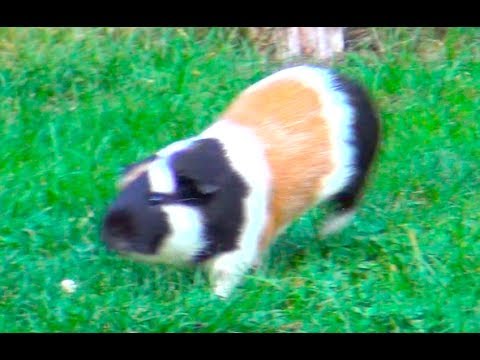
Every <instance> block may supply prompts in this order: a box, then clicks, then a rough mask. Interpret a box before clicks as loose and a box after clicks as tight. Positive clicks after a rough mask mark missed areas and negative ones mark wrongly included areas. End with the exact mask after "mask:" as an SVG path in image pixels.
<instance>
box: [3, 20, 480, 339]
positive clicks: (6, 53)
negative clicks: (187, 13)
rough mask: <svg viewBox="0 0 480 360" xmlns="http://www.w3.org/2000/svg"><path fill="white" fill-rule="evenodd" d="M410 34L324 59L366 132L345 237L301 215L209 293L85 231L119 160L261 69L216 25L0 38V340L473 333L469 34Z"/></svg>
mask: <svg viewBox="0 0 480 360" xmlns="http://www.w3.org/2000/svg"><path fill="white" fill-rule="evenodd" d="M429 31H430V30H428V29H427V30H422V31H415V30H414V29H379V30H377V31H376V32H375V41H376V42H377V43H378V44H380V45H381V46H380V48H379V51H374V50H372V49H371V48H370V47H369V46H368V44H363V45H362V43H360V44H359V45H358V46H357V47H356V48H355V49H354V50H355V51H353V50H352V51H348V52H347V53H346V54H345V57H344V58H343V59H341V60H338V61H336V62H335V64H334V67H335V68H337V69H339V71H340V72H342V73H344V74H347V75H349V76H351V77H352V78H355V79H357V80H358V81H360V82H361V83H363V84H364V85H365V86H366V87H367V88H368V89H369V90H370V92H371V94H372V96H373V98H374V99H376V102H377V105H378V108H379V111H380V114H381V117H382V123H383V141H382V147H381V151H380V153H379V156H378V159H377V160H378V161H377V163H376V166H375V168H374V171H373V173H372V176H371V177H370V181H369V185H368V188H367V191H366V193H365V196H364V199H363V201H362V203H361V207H360V209H359V212H358V215H357V217H356V218H355V220H354V222H353V223H352V225H351V226H350V227H348V228H346V229H345V230H344V231H343V232H341V233H339V234H337V235H334V236H331V237H328V238H325V239H320V238H319V237H318V235H317V230H316V228H317V227H318V226H319V225H320V224H321V221H322V219H323V218H324V216H325V214H326V212H325V209H315V210H312V211H310V212H309V213H308V214H306V215H305V216H303V217H302V218H300V219H299V220H298V221H297V222H296V223H295V224H294V225H293V226H292V227H290V229H289V230H288V231H287V232H286V233H285V234H284V235H283V236H282V237H280V238H279V239H278V240H277V242H276V243H275V245H274V246H273V247H272V249H271V251H270V253H269V254H268V256H267V257H266V260H265V263H264V265H263V266H262V267H261V268H260V269H259V270H258V271H257V272H255V273H251V274H250V275H249V276H247V277H246V279H245V282H244V283H243V285H242V286H241V287H239V288H238V289H237V290H236V291H235V293H234V294H233V295H232V297H231V298H230V299H229V300H227V301H221V300H219V299H217V298H216V297H215V296H214V295H213V294H211V292H210V289H209V286H208V282H207V277H206V274H205V273H204V272H202V271H200V270H198V269H197V270H196V269H173V268H170V267H168V266H164V265H158V266H157V265H156V266H152V265H148V264H141V263H135V262H133V261H130V260H126V259H122V258H120V257H118V256H116V255H115V254H112V253H109V252H107V251H106V249H105V247H104V245H103V243H101V242H100V239H99V229H100V228H99V226H100V223H101V219H102V217H103V214H104V211H105V209H106V207H107V205H108V203H109V201H110V200H111V199H112V198H113V196H114V194H115V187H114V185H115V180H116V179H117V174H118V172H119V170H120V169H121V167H122V166H123V165H126V164H128V163H131V162H134V161H136V160H139V159H140V158H142V157H144V156H147V155H150V154H151V153H152V152H154V151H156V150H157V149H159V148H161V147H163V146H164V145H166V144H168V143H170V142H172V141H174V140H177V139H180V138H183V137H186V136H190V135H193V134H196V133H198V132H199V131H200V130H202V129H203V128H205V127H206V126H207V125H208V124H209V123H210V122H211V121H213V120H214V119H215V117H216V116H217V115H218V114H219V113H220V112H221V111H222V110H223V109H224V107H225V106H226V105H227V104H228V103H229V101H230V100H231V99H232V98H233V97H234V96H235V95H236V94H237V93H238V92H239V91H240V90H242V89H243V88H245V87H246V86H248V85H249V84H251V83H252V82H254V81H256V80H258V79H260V78H261V77H263V76H264V75H266V74H268V73H270V72H271V71H273V70H274V69H276V66H275V64H274V63H273V62H272V61H268V59H266V58H265V57H263V56H262V55H259V54H258V53H257V52H256V51H255V50H254V49H253V48H252V47H251V45H250V44H249V43H248V42H247V41H244V40H240V38H239V37H237V36H235V34H234V33H232V32H228V31H225V29H213V30H208V29H203V30H201V31H200V32H198V31H197V32H195V31H193V30H191V29H137V30H132V29H116V30H112V29H97V28H90V29H34V28H30V29H21V28H18V29H14V28H9V29H6V28H3V29H0V131H1V134H2V142H1V143H2V145H1V151H0V205H1V209H2V217H1V220H0V259H1V261H0V274H1V276H0V332H126V331H135V332H479V331H480V242H479V237H480V192H479V191H478V189H479V187H480V143H479V142H480V117H479V109H480V96H479V89H480V29H478V28H477V29H475V28H467V29H462V28H454V29H450V31H449V33H448V34H447V36H446V38H445V39H444V41H443V43H441V42H440V41H438V40H434V39H433V38H432V37H429V36H427V35H429ZM378 44H377V45H378ZM66 278H69V279H73V280H75V281H76V282H77V284H78V289H77V291H76V292H75V293H73V294H66V293H64V292H62V290H61V288H60V282H61V280H63V279H66Z"/></svg>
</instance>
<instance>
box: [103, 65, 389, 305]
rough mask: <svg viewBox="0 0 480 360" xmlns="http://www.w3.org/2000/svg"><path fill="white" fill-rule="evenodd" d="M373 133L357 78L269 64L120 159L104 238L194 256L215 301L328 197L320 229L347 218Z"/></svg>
mask: <svg viewBox="0 0 480 360" xmlns="http://www.w3.org/2000/svg"><path fill="white" fill-rule="evenodd" d="M378 139H379V120H378V115H377V112H376V110H375V108H374V106H373V104H372V102H371V100H370V98H369V96H368V94H367V93H366V91H365V90H364V89H363V88H362V87H360V86H359V85H358V84H356V83H355V82H353V81H351V80H349V79H347V78H345V77H343V76H341V75H339V74H338V73H336V72H335V71H333V70H331V69H327V68H323V67H316V66H310V65H303V66H295V67H290V68H286V69H283V70H280V71H277V72H275V73H273V74H271V75H269V76H267V77H265V78H264V79H262V80H260V81H258V82H256V83H254V84H253V85H251V86H250V87H248V88H246V89H245V90H244V91H243V92H241V93H240V94H239V95H238V96H237V97H236V98H235V99H234V100H233V101H232V103H231V104H230V105H229V106H228V107H227V108H226V110H225V111H224V112H223V113H222V114H221V115H220V116H219V118H218V120H217V121H215V122H214V123H213V124H212V125H210V126H209V127H208V128H206V129H205V130H204V131H203V132H201V133H200V134H198V135H197V136H193V137H190V138H187V139H182V140H179V141H176V142H173V143H171V144H170V145H168V146H166V147H164V148H163V149H161V150H159V151H158V152H157V153H155V154H154V155H152V156H149V157H148V158H146V159H144V160H142V161H140V162H137V163H135V164H132V165H130V166H128V168H127V169H126V170H125V172H124V174H123V176H122V178H121V179H120V181H119V187H120V191H119V194H118V197H117V199H116V200H115V201H114V202H113V204H112V205H111V206H110V207H109V209H108V211H107V214H106V216H105V218H104V221H103V228H102V238H103V240H104V241H105V243H106V244H107V247H108V248H109V249H112V250H115V251H118V252H120V253H122V254H124V255H128V256H132V257H133V258H135V259H138V260H140V261H149V262H158V263H171V264H202V265H204V266H205V267H206V268H207V270H208V271H209V275H210V281H211V284H212V287H213V291H214V293H215V294H217V295H218V296H220V297H222V298H225V297H227V296H229V294H230V293H231V292H232V290H233V289H234V288H235V287H237V286H238V284H239V282H240V281H241V279H242V277H243V275H244V274H245V272H246V271H247V270H249V269H251V268H253V267H254V266H255V265H258V264H259V262H260V259H261V256H262V254H263V253H264V252H265V250H266V249H268V248H269V247H270V246H271V244H272V243H273V241H274V240H275V239H276V238H277V237H278V236H279V234H281V233H282V232H283V231H284V230H285V229H286V228H287V227H288V226H289V225H290V224H291V223H292V222H293V221H294V220H295V219H297V218H298V217H299V216H300V215H302V214H303V213H305V212H306V211H307V210H308V209H310V208H312V207H314V206H317V205H318V204H320V203H324V202H330V203H332V204H333V210H332V214H331V215H330V218H329V219H327V221H326V222H325V225H324V227H323V230H322V232H321V234H320V235H326V234H329V233H332V232H334V231H337V230H339V229H341V228H342V227H343V226H345V225H346V224H347V223H348V222H349V220H350V219H351V218H352V216H353V214H354V212H355V210H356V208H357V205H358V200H359V198H360V196H361V192H362V190H363V187H364V185H365V180H366V177H367V175H368V173H369V170H370V168H371V164H372V162H373V159H374V157H375V153H376V150H377V147H378Z"/></svg>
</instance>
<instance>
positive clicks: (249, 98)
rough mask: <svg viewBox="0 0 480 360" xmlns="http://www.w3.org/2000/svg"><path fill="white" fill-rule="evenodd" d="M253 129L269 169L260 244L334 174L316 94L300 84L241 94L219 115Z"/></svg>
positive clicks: (305, 205) (274, 84)
mask: <svg viewBox="0 0 480 360" xmlns="http://www.w3.org/2000/svg"><path fill="white" fill-rule="evenodd" d="M221 118H223V119H228V120H230V121H232V122H235V123H237V124H240V125H243V126H247V127H249V128H250V129H252V130H253V131H254V132H255V133H256V135H257V136H258V138H259V140H260V141H261V142H263V143H264V145H265V151H266V157H267V161H268V164H269V166H270V170H271V175H272V176H271V177H272V184H271V198H270V200H269V218H268V219H267V226H266V228H265V230H264V233H263V239H262V241H261V243H260V244H259V248H260V249H265V248H266V247H267V246H268V245H269V243H270V242H271V241H272V239H273V238H275V237H276V236H277V235H278V233H279V232H280V231H281V230H282V229H283V227H285V226H286V225H288V224H289V223H290V222H291V221H292V220H294V219H295V218H296V217H297V216H299V215H300V214H301V213H303V212H304V211H305V210H307V209H308V208H309V207H311V206H313V204H314V203H316V202H317V201H318V192H319V191H320V190H321V189H319V188H318V184H319V179H323V178H324V177H325V176H327V175H328V174H329V173H330V172H331V171H332V170H333V166H334V164H333V161H332V156H331V143H330V138H329V129H328V124H327V122H326V120H325V118H324V117H323V115H322V103H321V99H320V97H319V94H318V92H317V91H315V89H312V88H310V87H308V86H306V85H305V84H303V83H302V82H301V81H298V80H295V79H285V78H283V79H277V80H275V81H272V82H270V83H267V84H263V85H262V86H256V87H253V88H251V89H249V90H247V91H245V92H243V93H242V94H241V95H240V96H239V97H238V98H237V99H236V100H235V101H234V102H233V103H232V104H231V106H230V107H229V108H228V109H227V110H226V111H225V113H224V114H223V115H222V116H221Z"/></svg>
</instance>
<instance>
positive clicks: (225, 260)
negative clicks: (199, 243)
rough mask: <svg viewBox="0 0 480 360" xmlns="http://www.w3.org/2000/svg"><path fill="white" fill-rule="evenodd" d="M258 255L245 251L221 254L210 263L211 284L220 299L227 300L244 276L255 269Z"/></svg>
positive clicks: (238, 250) (239, 250)
mask: <svg viewBox="0 0 480 360" xmlns="http://www.w3.org/2000/svg"><path fill="white" fill-rule="evenodd" d="M255 255H256V254H253V255H252V254H248V253H247V252H246V251H245V250H243V249H237V250H233V251H231V252H228V253H224V254H221V255H219V256H217V257H216V258H215V259H213V260H212V261H211V263H210V269H209V270H210V282H211V284H212V287H213V292H214V293H215V295H217V296H218V297H220V298H223V299H225V298H227V297H228V296H229V295H230V294H231V293H232V291H233V290H234V289H235V287H236V286H237V285H239V283H240V282H241V280H242V278H243V275H244V274H245V273H246V272H247V271H248V270H249V269H250V268H252V267H253V265H254V263H255V259H256V256H255Z"/></svg>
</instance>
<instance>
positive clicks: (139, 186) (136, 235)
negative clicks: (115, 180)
mask: <svg viewBox="0 0 480 360" xmlns="http://www.w3.org/2000/svg"><path fill="white" fill-rule="evenodd" d="M148 194H149V183H148V177H147V174H146V173H143V174H141V175H140V176H139V177H138V178H136V179H135V180H133V181H132V182H131V183H130V184H128V185H127V186H126V187H125V189H124V190H123V191H122V192H121V193H120V194H119V196H118V198H117V199H116V201H115V202H114V203H113V205H112V206H111V207H110V209H109V211H108V213H107V215H106V217H105V220H104V230H103V234H102V235H103V238H104V240H105V242H106V243H107V245H108V247H109V248H111V249H115V250H119V251H124V252H137V253H141V254H147V255H153V254H155V253H156V251H157V249H158V247H159V245H160V243H161V240H162V239H165V238H166V237H167V236H168V234H169V233H170V232H171V229H170V227H169V225H168V222H167V218H166V214H165V213H164V212H163V211H162V210H161V209H160V208H158V207H156V208H154V207H151V206H148Z"/></svg>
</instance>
